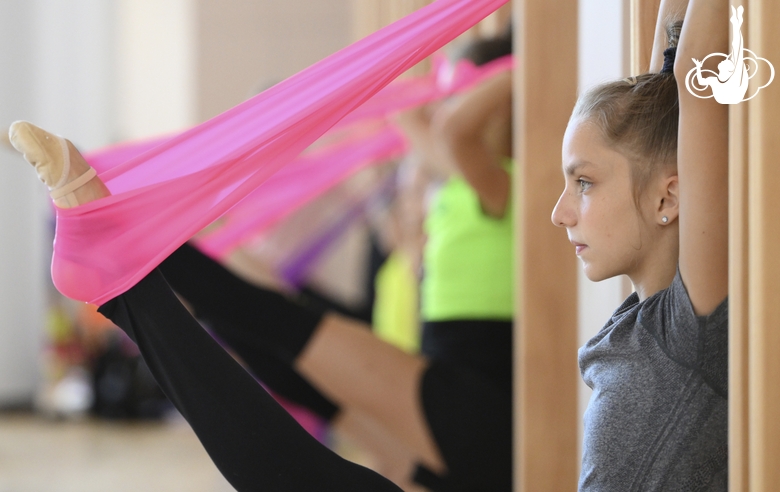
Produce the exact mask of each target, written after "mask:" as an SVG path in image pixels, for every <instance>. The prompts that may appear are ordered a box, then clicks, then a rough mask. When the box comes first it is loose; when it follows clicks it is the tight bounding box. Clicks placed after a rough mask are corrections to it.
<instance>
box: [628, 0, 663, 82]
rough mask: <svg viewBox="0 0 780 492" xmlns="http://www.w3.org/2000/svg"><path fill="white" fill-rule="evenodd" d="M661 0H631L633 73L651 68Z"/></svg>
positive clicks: (643, 71)
mask: <svg viewBox="0 0 780 492" xmlns="http://www.w3.org/2000/svg"><path fill="white" fill-rule="evenodd" d="M660 4H661V0H631V73H632V74H634V75H637V74H640V73H645V72H647V71H648V69H649V68H650V55H651V54H652V53H653V37H654V36H655V24H656V19H658V8H659V6H660Z"/></svg>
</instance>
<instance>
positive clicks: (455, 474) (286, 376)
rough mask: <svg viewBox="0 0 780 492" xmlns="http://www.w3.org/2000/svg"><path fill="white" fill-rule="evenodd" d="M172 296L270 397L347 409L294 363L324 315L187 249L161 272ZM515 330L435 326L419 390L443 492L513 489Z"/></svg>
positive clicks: (474, 323)
mask: <svg viewBox="0 0 780 492" xmlns="http://www.w3.org/2000/svg"><path fill="white" fill-rule="evenodd" d="M160 270H161V271H162V272H163V274H164V275H165V277H166V279H167V280H168V282H169V283H170V285H171V287H172V288H173V289H174V290H175V291H176V292H177V293H178V294H179V295H181V296H182V297H183V298H184V299H185V300H186V301H188V303H189V304H190V305H191V307H192V308H193V311H194V312H195V315H196V316H197V317H198V318H199V319H201V320H203V321H205V322H206V324H207V325H209V326H210V327H211V328H212V330H213V332H214V333H215V334H216V336H217V337H218V338H220V339H222V340H223V341H224V342H225V343H226V344H227V345H229V346H230V348H231V349H232V350H233V351H234V352H235V353H237V354H238V355H239V356H240V357H241V358H242V359H243V360H244V361H245V363H246V364H247V366H248V368H249V370H250V371H252V372H253V373H254V374H255V375H256V376H257V377H258V378H259V379H260V380H261V381H263V382H264V383H265V384H266V385H267V386H268V387H269V388H270V389H272V390H274V391H275V392H277V393H279V394H280V395H282V396H284V397H286V398H288V399H289V400H291V401H294V402H296V403H299V404H301V405H303V406H305V407H308V408H310V409H313V410H314V411H315V412H316V413H318V414H320V415H322V416H323V417H326V418H328V417H332V416H333V415H335V414H336V413H337V411H338V407H337V406H336V405H335V404H334V403H333V402H331V401H330V400H329V399H328V398H326V397H325V396H323V395H322V394H320V393H319V392H318V391H317V390H316V389H315V388H314V387H312V386H311V385H309V383H308V382H307V381H306V380H305V379H304V378H302V377H301V376H300V375H298V373H296V372H295V371H294V370H293V369H292V367H291V362H292V361H293V359H294V357H295V355H296V354H297V353H298V351H300V349H301V348H302V347H303V346H304V345H305V343H306V340H308V337H309V336H310V335H311V333H312V332H313V331H314V329H315V328H316V326H317V325H318V324H319V320H320V318H321V316H322V312H321V310H319V309H317V308H314V307H312V306H302V305H300V304H299V303H298V302H294V301H291V300H289V299H287V298H285V297H284V296H282V295H280V294H278V293H275V292H271V291H268V290H266V289H262V288H258V287H255V286H252V285H250V284H248V283H247V282H244V281H243V280H241V279H240V278H238V277H236V276H235V275H233V274H232V273H230V272H229V271H227V270H226V269H225V268H224V267H223V266H222V265H220V264H218V263H216V262H215V261H213V260H211V259H210V258H208V257H206V256H205V255H203V253H201V252H200V251H198V250H196V249H195V248H193V247H192V246H190V245H188V244H185V245H184V246H182V247H181V248H179V249H178V250H177V251H175V252H174V253H173V254H171V256H169V257H168V258H167V259H166V260H165V261H164V262H163V263H162V264H161V265H160ZM511 325H512V323H511V321H490V320H466V321H445V322H438V323H426V326H425V332H424V337H423V352H424V353H425V354H426V355H427V356H428V358H429V361H430V365H429V367H428V369H427V370H426V371H425V374H424V375H423V377H422V380H421V381H420V400H421V403H422V406H423V410H424V411H425V415H426V418H427V421H428V425H429V427H430V429H431V432H432V433H433V435H434V438H435V440H436V442H437V444H438V446H439V449H440V451H441V453H442V455H443V457H444V459H445V462H446V463H447V466H448V469H449V475H448V476H447V477H437V476H435V475H434V474H432V473H430V472H428V471H427V470H425V469H423V468H420V469H419V470H418V472H417V473H416V475H415V477H414V479H415V481H417V482H418V483H420V484H423V485H425V486H427V487H428V488H430V489H432V490H436V491H449V490H457V491H460V490H484V491H509V490H511V471H512V464H511V456H512V447H511V436H512V431H511V421H512V415H511V412H512V405H511V373H512V362H511V353H512V351H511V346H512V343H511V333H512V326H511Z"/></svg>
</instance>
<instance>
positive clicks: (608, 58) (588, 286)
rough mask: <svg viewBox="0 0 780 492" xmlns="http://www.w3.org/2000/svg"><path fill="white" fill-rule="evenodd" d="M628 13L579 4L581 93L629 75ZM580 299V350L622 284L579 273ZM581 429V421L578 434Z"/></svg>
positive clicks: (617, 7)
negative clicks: (588, 277)
mask: <svg viewBox="0 0 780 492" xmlns="http://www.w3.org/2000/svg"><path fill="white" fill-rule="evenodd" d="M627 9H628V1H627V0H580V13H579V16H580V20H579V29H580V32H579V59H580V66H579V87H580V92H582V91H583V90H586V89H587V88H589V87H592V86H593V85H595V84H598V83H600V82H605V81H608V80H613V79H617V78H622V77H626V76H627V75H628V68H629V66H628V60H629V57H628V53H627V50H628V36H627V34H628V11H627ZM579 299H580V302H579V326H580V346H582V345H584V344H585V342H587V341H588V340H589V339H590V338H591V337H592V336H593V335H595V334H596V332H598V331H599V329H601V327H602V326H604V323H605V322H606V321H607V320H608V319H609V317H610V315H611V314H612V312H613V311H614V310H615V308H617V307H618V306H619V305H620V303H621V302H622V301H623V280H622V279H621V278H613V279H609V280H605V281H603V282H599V283H593V282H591V281H590V280H588V279H587V278H586V277H585V275H584V274H583V273H582V270H580V273H579ZM590 393H591V391H590V388H588V387H587V386H586V385H585V383H582V382H580V410H581V413H584V412H585V408H586V406H587V404H588V399H589V398H590ZM581 427H582V424H581V421H580V430H581ZM580 434H582V432H580ZM580 442H582V439H580Z"/></svg>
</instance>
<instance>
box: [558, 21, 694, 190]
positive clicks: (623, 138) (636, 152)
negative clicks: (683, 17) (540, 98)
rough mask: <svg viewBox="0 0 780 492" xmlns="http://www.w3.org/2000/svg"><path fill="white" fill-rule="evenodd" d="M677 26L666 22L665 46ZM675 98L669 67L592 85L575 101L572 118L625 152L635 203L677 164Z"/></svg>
mask: <svg viewBox="0 0 780 492" xmlns="http://www.w3.org/2000/svg"><path fill="white" fill-rule="evenodd" d="M681 28H682V21H677V22H674V23H672V24H670V25H669V27H668V28H667V36H668V40H669V45H670V47H674V46H677V42H678V41H679V39H680V30H681ZM678 103H679V100H678V96H677V82H676V80H675V78H674V72H664V73H646V74H643V75H639V76H637V77H630V78H629V79H623V80H618V81H614V82H608V83H606V84H602V85H599V86H596V87H595V88H593V89H590V90H588V91H587V92H586V93H585V94H583V95H582V96H581V97H580V98H579V100H578V101H577V104H576V105H575V107H574V111H573V112H572V120H574V119H581V120H584V121H590V122H593V123H595V124H596V125H597V126H598V128H599V129H600V130H601V132H602V135H603V137H604V139H605V140H606V142H607V143H608V144H609V145H611V146H613V147H615V148H616V149H617V150H618V151H619V152H621V153H622V154H624V155H625V156H626V157H628V159H629V161H630V163H631V181H632V184H633V186H634V200H635V202H636V203H637V204H638V201H639V197H640V196H641V194H642V191H643V190H644V188H645V186H646V185H647V183H648V182H649V181H650V179H651V178H652V177H653V176H654V175H655V174H656V173H657V172H658V171H660V170H662V169H665V168H669V167H672V168H676V167H677V127H678V119H679V104H678Z"/></svg>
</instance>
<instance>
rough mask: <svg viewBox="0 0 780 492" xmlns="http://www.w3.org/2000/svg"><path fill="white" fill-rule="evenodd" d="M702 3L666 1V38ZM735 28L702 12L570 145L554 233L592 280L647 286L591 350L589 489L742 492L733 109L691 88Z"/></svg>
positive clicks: (578, 110) (707, 5)
mask: <svg viewBox="0 0 780 492" xmlns="http://www.w3.org/2000/svg"><path fill="white" fill-rule="evenodd" d="M686 3H687V2H684V1H676V0H666V1H664V2H663V4H662V6H661V10H660V13H659V21H658V25H659V26H662V25H663V24H664V21H665V19H667V18H669V17H670V14H674V13H677V12H679V11H684V9H685V7H686ZM727 18H728V2H726V1H725V0H718V1H717V2H713V1H702V0H691V5H690V7H689V8H688V12H687V14H686V17H685V22H684V24H683V26H684V27H683V28H682V33H681V35H680V31H679V24H678V26H677V28H676V29H675V28H673V29H671V36H670V45H671V48H669V49H667V50H665V51H664V57H665V58H664V63H663V68H661V70H660V72H659V73H649V74H644V75H641V76H638V77H630V78H629V79H626V80H623V81H619V82H612V83H608V84H604V85H602V86H599V87H596V88H595V89H593V90H591V91H589V92H588V93H586V94H585V95H583V96H582V97H581V98H580V100H579V101H578V102H577V105H576V107H575V109H574V112H573V115H572V118H571V120H570V122H569V125H568V128H567V130H566V134H565V136H564V142H563V171H564V177H565V180H566V187H565V189H564V191H563V194H562V195H561V197H560V199H559V200H558V203H557V205H556V206H555V210H554V211H553V214H552V221H553V223H554V224H555V225H557V226H560V227H564V228H566V231H567V233H568V236H569V240H570V241H571V243H572V245H573V246H574V247H575V251H576V254H577V256H578V257H579V258H580V259H581V261H582V264H583V268H584V270H585V274H586V275H587V276H588V278H589V279H591V280H593V281H599V280H602V279H606V278H609V277H612V276H615V275H620V274H626V275H628V276H629V277H630V278H631V281H632V283H633V284H634V287H635V289H636V292H635V293H634V294H632V295H631V296H630V297H629V298H628V299H626V300H625V302H624V303H623V304H622V305H621V306H620V307H619V308H618V309H617V311H615V313H614V314H613V316H612V318H611V319H610V320H609V321H608V322H607V324H606V326H605V327H604V328H603V329H602V330H601V331H600V332H599V333H598V334H597V335H596V336H595V337H594V338H592V339H591V340H590V341H589V342H588V343H587V344H586V345H585V346H584V347H582V348H581V349H580V353H579V360H580V369H581V371H582V375H583V378H584V379H585V382H586V383H587V384H588V385H589V386H590V387H591V388H593V395H592V397H591V400H590V404H589V406H588V409H587V412H586V414H585V433H584V445H583V453H584V455H583V462H582V473H581V476H580V490H583V491H590V490H593V491H596V490H598V491H604V490H616V491H617V490H620V491H630V490H663V491H677V490H679V491H694V490H707V491H710V490H724V491H725V490H726V488H727V480H726V473H727V462H728V453H727V440H726V428H727V379H728V378H727V353H728V346H727V337H728V334H727V326H728V305H727V300H726V299H725V298H726V295H727V292H728V277H727V266H728V265H727V263H728V252H727V240H728V222H727V216H728V215H727V207H728V203H727V196H728V188H727V176H728V172H727V163H728V160H727V159H728V157H727V156H728V148H727V142H728V132H727V129H728V118H727V116H728V109H727V107H726V106H721V105H719V104H717V103H716V102H715V101H712V100H702V99H697V98H695V97H694V96H692V95H690V94H689V93H688V92H687V91H686V90H685V83H684V80H685V74H686V72H687V71H688V70H689V69H690V68H691V66H692V64H691V59H692V58H695V59H702V58H704V57H705V56H706V55H707V54H709V53H712V52H723V51H724V49H725V47H726V45H727V42H728V39H727V35H728V26H727V24H726V22H725V21H726V19H727ZM661 32H662V30H661V29H660V28H659V29H658V30H657V35H656V43H655V44H656V52H655V56H654V65H655V68H656V69H657V68H658V66H659V65H660V63H659V62H660V57H659V56H658V55H659V53H660V49H659V48H660V46H661V45H662V44H663V43H662V41H661V39H659V34H660V33H661ZM678 35H679V40H680V42H679V46H677V42H676V41H677V37H678ZM675 51H676V61H675ZM678 108H679V109H678Z"/></svg>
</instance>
